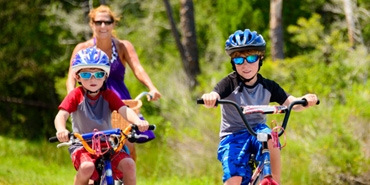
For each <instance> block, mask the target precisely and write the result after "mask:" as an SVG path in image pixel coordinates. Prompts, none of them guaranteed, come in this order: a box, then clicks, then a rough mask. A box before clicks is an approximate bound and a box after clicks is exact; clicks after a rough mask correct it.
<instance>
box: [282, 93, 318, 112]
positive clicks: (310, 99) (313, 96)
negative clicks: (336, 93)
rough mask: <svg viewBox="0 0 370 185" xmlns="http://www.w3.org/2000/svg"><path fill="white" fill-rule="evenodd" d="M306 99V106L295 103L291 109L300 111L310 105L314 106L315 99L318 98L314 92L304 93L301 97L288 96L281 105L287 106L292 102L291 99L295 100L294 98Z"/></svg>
mask: <svg viewBox="0 0 370 185" xmlns="http://www.w3.org/2000/svg"><path fill="white" fill-rule="evenodd" d="M303 98H304V99H306V100H307V105H306V106H302V105H296V106H294V107H293V110H294V111H302V110H304V109H306V108H308V107H311V106H314V105H316V103H317V101H318V100H319V99H318V98H317V96H316V94H306V95H304V96H302V97H299V98H296V97H294V96H289V97H288V98H287V99H286V100H285V102H284V104H283V105H285V106H288V105H289V104H290V103H292V102H293V101H296V100H301V99H303Z"/></svg>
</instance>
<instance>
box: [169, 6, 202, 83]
mask: <svg viewBox="0 0 370 185" xmlns="http://www.w3.org/2000/svg"><path fill="white" fill-rule="evenodd" d="M163 2H164V4H165V7H166V12H167V16H168V19H169V21H170V25H171V31H172V34H173V36H174V39H175V42H176V46H177V49H178V50H179V52H180V56H181V61H182V64H183V67H184V70H185V73H186V75H187V77H188V79H189V80H188V81H187V82H188V85H189V87H190V88H191V89H193V88H194V87H195V86H196V85H197V84H198V82H197V80H196V77H197V75H198V74H199V73H200V68H199V61H198V60H199V59H198V47H197V42H196V33H195V20H194V6H193V1H192V0H181V9H180V16H181V18H180V19H181V29H182V33H183V38H182V42H181V38H180V33H179V31H178V30H177V28H176V23H175V20H174V19H173V16H172V8H171V5H170V3H169V2H168V0H163Z"/></svg>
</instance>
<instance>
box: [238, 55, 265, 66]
mask: <svg viewBox="0 0 370 185" xmlns="http://www.w3.org/2000/svg"><path fill="white" fill-rule="evenodd" d="M258 59H259V56H258V55H249V56H246V57H235V58H233V59H232V61H233V62H234V64H236V65H242V64H243V63H244V60H246V61H247V62H248V63H250V64H251V63H255V62H257V60H258Z"/></svg>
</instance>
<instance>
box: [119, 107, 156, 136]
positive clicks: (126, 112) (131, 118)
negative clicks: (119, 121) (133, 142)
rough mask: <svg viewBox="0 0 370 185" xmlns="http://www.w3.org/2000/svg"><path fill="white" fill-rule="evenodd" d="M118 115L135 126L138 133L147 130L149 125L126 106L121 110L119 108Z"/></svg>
mask: <svg viewBox="0 0 370 185" xmlns="http://www.w3.org/2000/svg"><path fill="white" fill-rule="evenodd" d="M118 113H119V114H120V115H121V116H122V117H123V118H124V119H126V120H127V121H128V122H130V123H133V124H135V125H137V126H138V128H139V130H140V132H144V131H146V130H148V127H149V123H148V122H147V121H145V120H141V119H140V118H139V116H138V115H137V114H136V113H135V112H134V111H133V110H132V109H130V108H128V107H127V106H122V107H121V108H119V109H118Z"/></svg>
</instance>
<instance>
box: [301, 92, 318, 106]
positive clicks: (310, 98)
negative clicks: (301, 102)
mask: <svg viewBox="0 0 370 185" xmlns="http://www.w3.org/2000/svg"><path fill="white" fill-rule="evenodd" d="M302 98H304V99H306V100H307V105H306V106H305V107H311V106H314V105H317V102H318V101H319V99H318V98H317V96H316V94H306V95H304V96H303V97H302Z"/></svg>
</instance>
